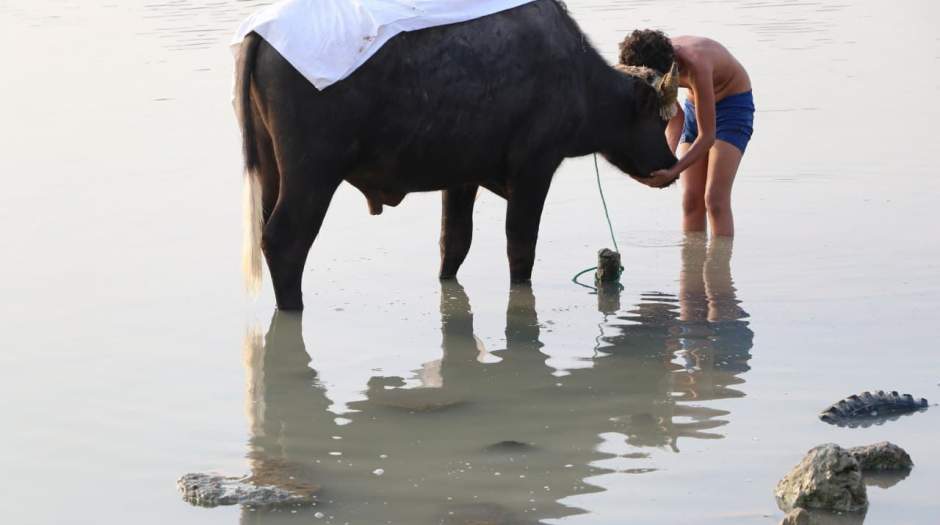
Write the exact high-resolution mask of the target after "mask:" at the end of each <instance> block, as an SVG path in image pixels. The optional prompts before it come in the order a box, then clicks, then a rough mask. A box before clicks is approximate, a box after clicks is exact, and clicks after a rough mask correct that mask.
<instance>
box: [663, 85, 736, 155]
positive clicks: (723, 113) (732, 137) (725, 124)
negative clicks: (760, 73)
mask: <svg viewBox="0 0 940 525" xmlns="http://www.w3.org/2000/svg"><path fill="white" fill-rule="evenodd" d="M683 111H684V112H685V123H683V125H682V137H681V138H680V139H679V143H686V142H688V143H691V142H694V141H695V138H696V137H698V122H697V121H696V120H695V105H694V104H692V101H691V100H688V99H686V101H685V106H684V107H683ZM715 120H716V122H715V138H717V139H719V140H723V141H725V142H727V143H729V144H731V145H733V146H735V147H736V148H738V149H739V150H741V153H744V150H745V149H747V143H748V142H750V140H751V135H752V134H753V133H754V95H753V94H752V93H751V92H750V91H747V92H745V93H738V94H737V95H731V96H730V97H725V98H723V99H721V100H719V101H718V103H717V104H715Z"/></svg>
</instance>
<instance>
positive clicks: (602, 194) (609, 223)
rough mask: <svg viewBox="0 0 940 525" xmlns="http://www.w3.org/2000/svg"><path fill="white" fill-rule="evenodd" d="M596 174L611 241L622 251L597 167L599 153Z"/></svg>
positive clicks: (616, 250)
mask: <svg viewBox="0 0 940 525" xmlns="http://www.w3.org/2000/svg"><path fill="white" fill-rule="evenodd" d="M594 174H595V175H596V176H597V191H598V192H599V193H600V194H601V204H603V205H604V217H606V218H607V229H608V230H610V241H611V242H613V243H614V251H615V252H617V253H620V248H618V247H617V239H615V238H614V225H613V224H612V223H611V222H610V213H608V211H607V199H605V198H604V188H603V187H602V186H601V170H600V168H598V167H597V153H595V154H594Z"/></svg>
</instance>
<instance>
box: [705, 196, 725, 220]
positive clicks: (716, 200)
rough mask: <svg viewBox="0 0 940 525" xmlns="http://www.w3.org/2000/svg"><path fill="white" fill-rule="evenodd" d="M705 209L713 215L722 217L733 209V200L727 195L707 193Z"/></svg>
mask: <svg viewBox="0 0 940 525" xmlns="http://www.w3.org/2000/svg"><path fill="white" fill-rule="evenodd" d="M705 208H706V209H708V213H709V214H711V215H722V214H724V213H727V212H728V210H730V209H731V199H730V198H728V196H726V195H716V194H712V193H706V194H705Z"/></svg>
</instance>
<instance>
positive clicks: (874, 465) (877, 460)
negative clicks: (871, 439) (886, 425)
mask: <svg viewBox="0 0 940 525" xmlns="http://www.w3.org/2000/svg"><path fill="white" fill-rule="evenodd" d="M849 454H852V456H854V457H855V460H856V461H858V466H859V468H861V469H862V471H864V472H870V471H886V470H910V469H911V468H913V467H914V462H913V461H911V456H910V455H909V454H908V453H907V452H906V451H905V450H904V449H903V448H901V447H899V446H897V445H895V444H894V443H889V442H887V441H882V442H881V443H875V444H874V445H868V446H866V447H855V448H850V449H849Z"/></svg>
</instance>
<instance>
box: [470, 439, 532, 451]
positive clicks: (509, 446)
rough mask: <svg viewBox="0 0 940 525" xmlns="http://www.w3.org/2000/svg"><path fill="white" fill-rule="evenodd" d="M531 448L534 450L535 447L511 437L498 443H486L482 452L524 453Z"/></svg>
mask: <svg viewBox="0 0 940 525" xmlns="http://www.w3.org/2000/svg"><path fill="white" fill-rule="evenodd" d="M533 450H535V447H534V446H532V445H530V444H529V443H523V442H521V441H515V440H511V439H510V440H506V441H500V442H499V443H493V444H492V445H487V446H486V447H484V448H483V451H484V452H492V453H497V454H509V453H524V452H531V451H533Z"/></svg>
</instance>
